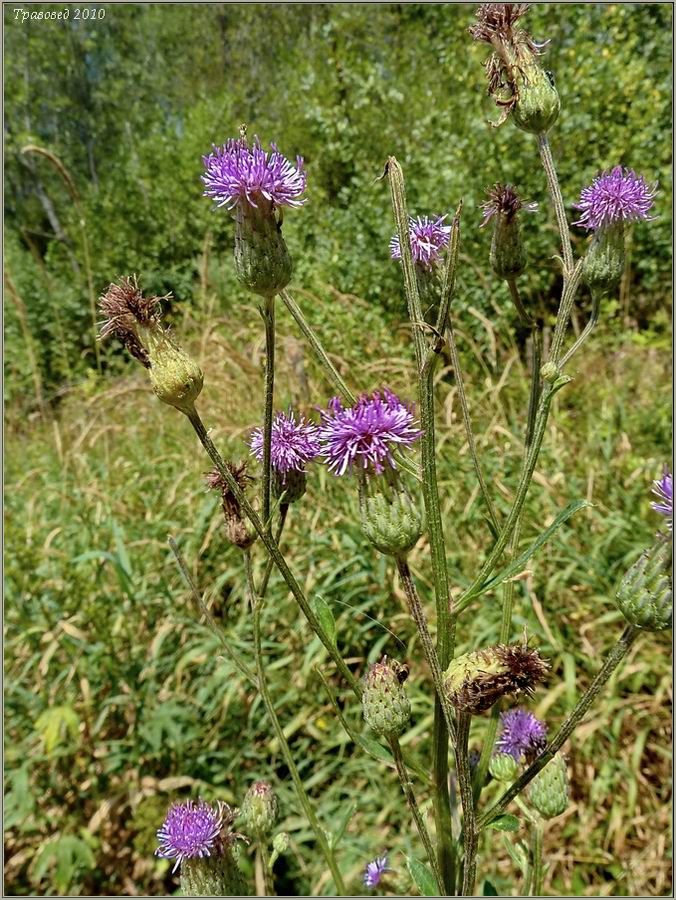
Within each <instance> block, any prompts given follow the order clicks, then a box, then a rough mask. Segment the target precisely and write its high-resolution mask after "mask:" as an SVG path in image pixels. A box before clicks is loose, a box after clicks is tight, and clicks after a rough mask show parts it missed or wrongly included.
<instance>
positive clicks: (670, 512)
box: [650, 465, 674, 531]
mask: <svg viewBox="0 0 676 900" xmlns="http://www.w3.org/2000/svg"><path fill="white" fill-rule="evenodd" d="M653 494H654V495H655V496H656V497H658V498H659V500H660V502H659V503H651V504H650V505H651V506H652V508H653V509H654V510H655V512H658V513H662V515H663V516H666V519H667V528H668V529H669V531H671V530H672V528H673V521H674V481H673V478H672V476H671V472H670V471H669V466H667V465H665V466H664V471H663V473H662V477H661V478H660V479H658V480H657V481H653Z"/></svg>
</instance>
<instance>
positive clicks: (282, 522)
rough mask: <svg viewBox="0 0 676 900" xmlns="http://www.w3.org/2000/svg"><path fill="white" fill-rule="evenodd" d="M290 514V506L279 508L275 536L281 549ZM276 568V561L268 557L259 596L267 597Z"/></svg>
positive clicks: (281, 505)
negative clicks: (269, 583)
mask: <svg viewBox="0 0 676 900" xmlns="http://www.w3.org/2000/svg"><path fill="white" fill-rule="evenodd" d="M288 514H289V504H288V503H282V504H280V507H279V523H278V525H277V534H276V535H275V544H277V546H278V547H279V542H280V541H281V539H282V532H283V531H284V525H285V524H286V517H287V515H288ZM273 566H274V561H273V559H272V557H271V556H268V561H267V563H266V564H265V571H264V572H263V578H262V579H261V583H260V587H259V588H258V596H259V597H265V594H266V593H267V590H268V582H269V581H270V575H271V574H272V568H273Z"/></svg>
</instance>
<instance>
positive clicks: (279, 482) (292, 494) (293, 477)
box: [272, 467, 307, 503]
mask: <svg viewBox="0 0 676 900" xmlns="http://www.w3.org/2000/svg"><path fill="white" fill-rule="evenodd" d="M306 487H307V476H306V474H305V472H298V471H296V469H290V470H289V471H288V472H286V474H285V476H284V479H282V476H281V475H280V474H279V472H277V470H276V469H275V468H274V467H273V469H272V493H273V494H274V496H275V497H277V498H278V499H279V498H281V499H282V503H296V501H297V500H300V498H301V497H302V496H303V494H304V493H305V489H306Z"/></svg>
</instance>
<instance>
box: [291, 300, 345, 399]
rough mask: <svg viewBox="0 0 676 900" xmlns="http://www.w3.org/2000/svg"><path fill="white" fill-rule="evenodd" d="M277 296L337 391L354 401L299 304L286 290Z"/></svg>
mask: <svg viewBox="0 0 676 900" xmlns="http://www.w3.org/2000/svg"><path fill="white" fill-rule="evenodd" d="M279 296H280V297H281V298H282V300H283V301H284V304H285V306H286V308H287V309H288V310H289V312H290V313H291V315H292V316H293V318H294V319H295V320H296V324H297V325H298V327H299V328H300V330H301V331H302V332H303V334H304V335H305V337H306V338H307V340H308V342H309V344H310V346H311V347H312V349H313V350H314V351H315V353H316V354H317V358H318V359H319V361H320V363H321V364H322V366H323V367H324V369H325V370H326V374H327V375H328V376H329V378H330V379H331V381H332V382H333V383H334V384H335V386H336V387H337V388H338V390H339V392H340V393H341V394H342V395H343V397H344V398H345V399H346V400H347V402H348V403H351V404H354V403H356V402H357V398H356V397H355V395H354V394H353V393H352V391H351V390H350V389H349V387H348V386H347V385H346V384H345V382H344V381H343V379H342V377H341V375H340V373H339V372H338V370H337V369H336V367H335V366H334V365H333V363H332V362H331V360H330V359H329V357H328V355H327V353H326V351H325V350H324V348H323V347H322V345H321V342H320V340H319V338H318V337H317V335H316V334H315V333H314V331H313V330H312V328H310V326H309V324H308V322H307V319H306V318H305V316H304V315H303V313H302V311H301V308H300V306H298V304H297V303H296V301H295V300H294V299H293V297H292V296H291V294H290V293H289V292H288V291H287V290H283V291H280V294H279Z"/></svg>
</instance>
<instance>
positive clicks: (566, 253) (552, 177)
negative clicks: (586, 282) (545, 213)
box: [538, 134, 573, 276]
mask: <svg viewBox="0 0 676 900" xmlns="http://www.w3.org/2000/svg"><path fill="white" fill-rule="evenodd" d="M538 148H539V150H540V159H541V160H542V165H543V167H544V170H545V174H546V176H547V184H548V186H549V193H550V194H551V195H552V202H553V204H554V212H555V213H556V222H557V225H558V226H559V234H560V235H561V248H562V251H563V266H564V276H567V275H569V274H570V273H571V272H572V271H573V248H572V246H571V243H570V231H569V230H568V219H567V218H566V207H565V206H564V203H563V196H562V194H561V187H560V186H559V179H558V176H557V174H556V168H555V166H554V159H553V157H552V148H551V147H550V146H549V138H548V137H547V135H546V134H539V135H538Z"/></svg>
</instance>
